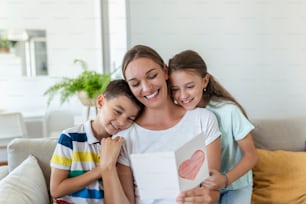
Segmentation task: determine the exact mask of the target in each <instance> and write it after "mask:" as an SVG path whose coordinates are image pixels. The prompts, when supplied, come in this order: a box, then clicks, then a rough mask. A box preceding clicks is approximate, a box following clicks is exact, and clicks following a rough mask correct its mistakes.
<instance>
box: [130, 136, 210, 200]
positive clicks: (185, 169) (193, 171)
mask: <svg viewBox="0 0 306 204" xmlns="http://www.w3.org/2000/svg"><path fill="white" fill-rule="evenodd" d="M131 162H132V168H133V174H134V177H135V179H136V183H137V185H138V190H139V195H140V199H160V198H163V199H175V198H176V197H177V196H178V194H179V193H180V192H181V191H185V190H188V189H191V188H194V187H196V186H199V185H200V183H201V182H202V181H204V180H205V179H206V178H207V177H208V176H209V171H208V164H207V157H206V148H205V135H204V133H200V134H199V135H197V136H195V137H194V138H193V139H192V140H190V141H189V142H187V143H185V144H184V145H183V146H181V147H180V148H178V149H177V150H175V151H173V152H154V153H142V154H131Z"/></svg>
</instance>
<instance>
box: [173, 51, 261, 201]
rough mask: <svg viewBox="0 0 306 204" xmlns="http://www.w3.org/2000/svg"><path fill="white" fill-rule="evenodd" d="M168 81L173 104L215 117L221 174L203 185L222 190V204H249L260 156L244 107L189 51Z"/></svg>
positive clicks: (178, 58) (181, 56) (179, 58)
mask: <svg viewBox="0 0 306 204" xmlns="http://www.w3.org/2000/svg"><path fill="white" fill-rule="evenodd" d="M169 77H170V84H171V91H172V96H173V98H174V100H175V101H176V102H177V103H178V104H180V105H181V106H182V107H184V108H185V109H187V110H192V109H194V108H195V107H206V108H207V109H208V110H210V111H212V112H213V113H215V115H216V117H217V119H218V123H219V127H220V131H221V140H222V161H221V173H219V172H218V171H216V170H211V175H212V176H211V177H210V178H209V179H207V180H206V181H204V182H203V183H202V185H204V186H206V187H208V188H210V189H218V190H219V189H222V190H221V197H220V200H219V203H233V204H235V203H244V204H247V203H250V202H251V195H252V185H253V181H252V171H251V169H252V167H253V166H254V165H255V164H256V161H257V153H256V149H255V146H254V143H253V139H252V134H251V131H252V130H253V129H254V126H253V125H252V124H251V123H250V122H249V121H248V119H247V116H246V113H245V111H244V109H243V108H242V106H241V105H240V104H239V103H238V102H237V101H236V100H235V99H234V98H233V96H231V94H230V93H229V92H228V91H227V90H225V89H224V88H223V87H222V86H221V85H220V84H219V83H218V82H216V81H215V79H214V78H213V76H212V75H210V74H208V72H207V68H206V64H205V62H204V60H203V59H202V58H201V56H200V55H199V54H198V53H196V52H194V51H192V50H186V51H183V52H181V53H179V54H177V55H175V56H174V57H173V58H172V59H170V60H169Z"/></svg>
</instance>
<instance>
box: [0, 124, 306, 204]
mask: <svg viewBox="0 0 306 204" xmlns="http://www.w3.org/2000/svg"><path fill="white" fill-rule="evenodd" d="M252 122H253V124H254V125H255V130H254V141H255V145H256V147H257V151H258V155H259V159H258V162H257V164H256V166H255V167H254V168H253V178H254V190H253V195H252V204H305V203H306V173H305V169H306V152H305V149H306V134H305V133H306V118H287V119H256V120H252ZM56 143H57V139H56V138H23V139H15V140H13V141H12V142H11V143H10V144H9V145H8V166H1V167H0V179H1V180H0V203H5V204H11V203H25V204H27V203H29V204H30V203H31V204H36V203H37V204H45V203H52V199H51V198H50V193H49V192H50V191H49V180H50V167H49V161H50V158H51V155H52V153H53V150H54V147H55V145H56Z"/></svg>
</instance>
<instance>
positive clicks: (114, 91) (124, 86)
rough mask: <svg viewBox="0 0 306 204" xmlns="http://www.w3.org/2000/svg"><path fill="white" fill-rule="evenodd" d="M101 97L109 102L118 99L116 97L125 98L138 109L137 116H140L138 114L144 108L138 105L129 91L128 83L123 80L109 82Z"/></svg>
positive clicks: (140, 104)
mask: <svg viewBox="0 0 306 204" xmlns="http://www.w3.org/2000/svg"><path fill="white" fill-rule="evenodd" d="M103 95H104V96H105V98H106V99H107V100H111V99H113V98H115V97H118V96H126V97H128V98H129V99H130V100H131V101H132V102H133V103H134V104H135V105H137V106H138V107H139V113H138V115H140V113H141V112H142V110H143V107H144V106H143V104H142V103H140V102H139V101H138V100H137V99H136V97H135V96H134V94H133V93H132V91H131V90H130V87H129V85H128V83H127V82H126V81H125V80H124V79H116V80H112V81H111V82H109V84H108V85H107V87H106V89H105V91H104V93H103Z"/></svg>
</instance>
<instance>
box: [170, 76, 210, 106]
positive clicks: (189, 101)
mask: <svg viewBox="0 0 306 204" xmlns="http://www.w3.org/2000/svg"><path fill="white" fill-rule="evenodd" d="M169 78H170V84H171V94H172V96H173V98H174V99H175V100H176V101H177V102H178V103H179V104H180V105H181V106H183V107H184V108H185V109H187V110H190V109H194V108H195V107H197V106H201V105H200V104H201V102H202V96H203V89H204V88H206V86H207V83H208V79H206V77H204V78H202V77H201V76H199V75H198V74H197V73H195V72H192V71H175V72H173V73H171V75H170V77H169Z"/></svg>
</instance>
